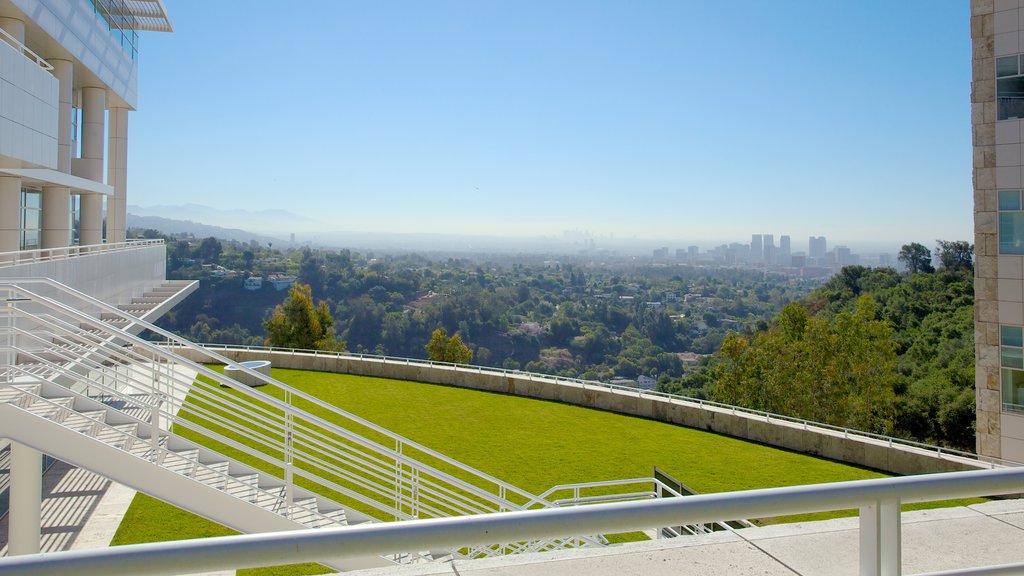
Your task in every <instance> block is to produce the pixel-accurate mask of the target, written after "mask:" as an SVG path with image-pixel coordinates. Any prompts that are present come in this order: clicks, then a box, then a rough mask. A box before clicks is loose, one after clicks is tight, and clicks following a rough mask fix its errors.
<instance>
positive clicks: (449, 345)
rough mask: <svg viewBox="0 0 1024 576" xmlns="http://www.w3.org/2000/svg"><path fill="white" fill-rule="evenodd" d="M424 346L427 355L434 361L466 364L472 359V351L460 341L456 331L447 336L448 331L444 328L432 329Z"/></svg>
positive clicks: (460, 338) (460, 337)
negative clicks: (452, 334)
mask: <svg viewBox="0 0 1024 576" xmlns="http://www.w3.org/2000/svg"><path fill="white" fill-rule="evenodd" d="M424 348H426V350H427V357H428V358H430V360H432V361H434V362H451V363H452V364H468V363H469V362H470V361H471V360H472V359H473V351H472V350H470V349H469V346H466V345H465V344H464V343H463V342H462V336H459V333H458V332H456V333H455V335H454V336H452V337H451V338H449V337H448V331H447V330H445V329H444V328H438V329H437V330H434V333H433V334H431V335H430V341H429V342H427V345H426V346H424Z"/></svg>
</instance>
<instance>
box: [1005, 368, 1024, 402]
mask: <svg viewBox="0 0 1024 576" xmlns="http://www.w3.org/2000/svg"><path fill="white" fill-rule="evenodd" d="M1003 404H1014V405H1016V406H1020V407H1021V408H1024V372H1021V371H1020V370H1008V369H1004V370H1003Z"/></svg>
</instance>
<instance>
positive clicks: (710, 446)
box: [114, 368, 981, 574]
mask: <svg viewBox="0 0 1024 576" xmlns="http://www.w3.org/2000/svg"><path fill="white" fill-rule="evenodd" d="M273 376H274V377H275V378H277V379H278V380H281V381H282V382H286V383H288V384H289V385H291V386H293V387H295V388H298V389H300V390H303V391H305V392H307V393H310V394H313V395H315V396H317V397H319V398H321V399H323V400H325V401H327V402H329V403H331V404H334V405H336V406H338V407H340V408H342V409H344V410H347V411H349V412H352V413H354V414H357V415H359V416H361V417H363V418H365V419H367V420H369V421H371V422H374V423H376V424H379V425H381V426H383V427H385V428H388V429H390V430H392V431H394V432H396V433H398V434H401V435H403V436H406V437H408V438H410V439H412V440H415V441H417V442H419V443H421V444H424V445H426V446H428V447H430V448H433V449H436V450H438V451H440V452H442V453H444V454H446V455H448V456H450V457H452V458H455V459H457V460H459V461H461V462H464V463H466V464H468V465H470V466H473V467H476V468H478V469H480V470H482V471H484V472H486V473H488V474H491V475H493V476H495V477H497V478H500V479H502V480H504V481H506V482H509V483H511V484H513V485H516V486H518V487H520V488H522V489H525V490H527V491H530V492H533V493H540V492H543V491H544V490H547V489H548V488H550V487H551V486H554V485H556V484H564V483H572V482H585V481H594V480H612V479H623V478H631V477H647V476H651V474H652V469H653V467H654V466H658V467H659V468H661V469H663V470H665V471H666V472H668V473H669V474H671V475H673V476H675V477H676V478H677V479H679V480H680V481H681V482H683V483H685V484H687V485H689V486H690V487H692V488H693V489H695V490H697V491H698V492H701V493H710V492H727V491H734V490H747V489H753V488H767V487H775V486H788V485H798V484H812V483H819V482H838V481H843V480H855V479H862V478H878V477H882V476H884V474H882V473H879V472H877V471H873V470H867V469H864V468H859V467H856V466H850V465H846V464H841V463H838V462H833V461H829V460H823V459H819V458H813V457H810V456H806V455H803V454H798V453H794V452H789V451H786V450H780V449H776V448H771V447H766V446H763V445H760V444H755V443H752V442H747V441H743V440H738V439H735V438H729V437H725V436H719V435H715V434H711V433H708V432H702V431H699V430H694V429H689V428H683V427H680V426H674V425H671V424H665V423H662V422H655V421H652V420H645V419H643V418H636V417H630V416H623V415H619V414H613V413H610V412H602V411H598V410H590V409H586V408H580V407H577V406H572V405H567V404H559V403H555V402H547V401H542V400H533V399H529V398H520V397H516V396H508V395H502V394H494V393H488V392H478V391H473V390H466V389H461V388H454V387H448V386H439V385H432V384H422V383H417V382H409V381H400V380H388V379H382V378H367V377H360V376H349V375H342V374H330V373H322V372H308V371H299V370H285V369H279V368H275V369H274V370H273ZM260 390H263V391H265V392H267V393H268V394H271V395H274V396H277V397H282V396H283V392H282V391H280V390H275V389H272V388H270V387H263V388H260ZM314 411H316V410H314ZM320 415H321V416H325V417H326V414H320ZM980 501H981V500H980V499H973V500H963V501H956V502H954V503H949V502H947V503H945V505H949V504H957V505H959V504H964V503H973V502H980ZM934 505H936V504H933V506H934ZM926 506H928V505H924V506H921V505H918V506H916V507H917V508H920V507H926ZM168 508H169V507H168V506H166V505H164V504H161V503H159V502H156V501H154V500H153V499H150V498H145V497H142V496H139V497H137V498H136V500H135V501H134V502H133V503H132V507H131V509H130V510H129V514H128V516H126V517H125V520H124V522H122V524H121V528H120V529H119V531H118V534H117V536H116V537H115V539H114V543H115V544H128V543H134V542H146V541H158V540H168V539H180V538H187V537H203V536H210V535H214V534H220V533H224V534H226V533H230V531H228V530H227V529H224V528H222V527H219V526H216V525H213V524H212V523H210V522H207V521H205V520H202V519H199V518H195V517H191V518H189V517H188V516H190V515H186V513H183V512H174V513H173V514H174V515H173V516H168V514H172V512H170V511H168V510H167V509H168ZM850 513H852V511H848V512H846V513H845V514H850ZM843 514H844V513H830V514H814V515H801V516H799V517H790V518H786V519H785V520H797V519H799V520H808V519H821V518H829V517H836V516H839V515H843ZM169 518H171V519H170V520H169ZM767 521H768V522H772V521H778V520H777V519H775V520H767ZM218 530H219V532H218ZM268 573H269V572H268ZM274 573H275V574H276V573H285V572H279V571H275V572H274ZM289 573H304V572H302V571H301V570H300V571H296V572H289ZM305 573H310V572H305Z"/></svg>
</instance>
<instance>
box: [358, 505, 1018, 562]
mask: <svg viewBox="0 0 1024 576" xmlns="http://www.w3.org/2000/svg"><path fill="white" fill-rule="evenodd" d="M858 542H859V541H858V519H857V518H856V517H853V518H841V519H837V520H825V521H820V522H802V523H795V524H778V525H774V526H767V527H763V528H747V529H743V530H737V531H735V532H717V533H714V534H707V535H701V536H689V537H681V538H675V539H671V540H655V541H651V542H638V543H634V544H625V545H621V546H613V547H609V548H604V549H591V550H578V551H564V552H547V553H543V554H528V555H522V556H509V557H504V558H489V559H485V560H461V561H456V562H452V563H449V564H428V565H414V566H399V567H395V568H386V569H374V570H364V571H359V572H356V573H355V574H359V575H360V576H414V575H415V576H428V575H429V576H434V575H446V576H447V575H452V576H519V575H522V576H526V575H530V576H546V575H554V574H586V575H587V576H605V575H607V576H613V575H614V576H619V575H629V574H637V575H644V576H659V575H665V576H669V575H672V576H676V575H678V574H730V575H732V574H740V575H745V574H758V575H764V576H775V575H778V576H783V575H785V576H794V575H800V576H843V575H850V576H855V575H857V574H858V573H859V567H858ZM1021 562H1024V500H1000V501H992V502H986V503H983V504H975V505H973V506H969V507H960V508H943V509H937V510H921V511H915V512H905V513H904V514H903V573H904V574H925V573H930V572H937V571H943V570H953V569H958V568H972V567H981V566H992V565H999V564H1013V563H1021Z"/></svg>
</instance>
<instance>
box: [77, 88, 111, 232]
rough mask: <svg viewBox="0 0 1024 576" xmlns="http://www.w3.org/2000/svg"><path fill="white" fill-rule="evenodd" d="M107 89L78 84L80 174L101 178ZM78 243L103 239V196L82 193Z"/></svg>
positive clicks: (91, 177) (89, 177)
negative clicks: (80, 88)
mask: <svg viewBox="0 0 1024 576" xmlns="http://www.w3.org/2000/svg"><path fill="white" fill-rule="evenodd" d="M106 108H107V91H106V90H104V89H103V88H93V87H89V88H82V166H83V168H82V174H81V176H82V177H83V178H88V179H90V180H95V181H96V182H103V146H104V140H105V137H104V133H105V132H106V121H105V120H106V118H105V112H106ZM81 222H82V229H81V232H80V236H79V237H80V240H81V244H82V246H88V245H90V244H102V243H103V196H102V195H100V194H83V195H82V207H81Z"/></svg>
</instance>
